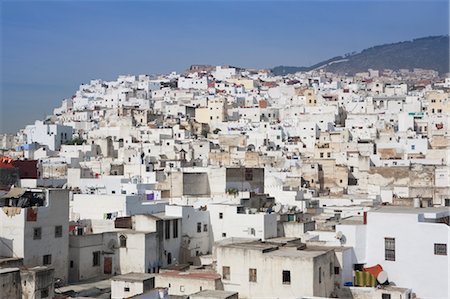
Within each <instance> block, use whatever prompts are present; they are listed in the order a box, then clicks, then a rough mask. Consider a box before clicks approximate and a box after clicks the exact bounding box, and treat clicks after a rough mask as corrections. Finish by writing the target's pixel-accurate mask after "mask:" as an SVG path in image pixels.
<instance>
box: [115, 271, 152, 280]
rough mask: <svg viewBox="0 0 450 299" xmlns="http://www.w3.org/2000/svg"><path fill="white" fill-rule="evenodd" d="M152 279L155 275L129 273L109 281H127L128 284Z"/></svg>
mask: <svg viewBox="0 0 450 299" xmlns="http://www.w3.org/2000/svg"><path fill="white" fill-rule="evenodd" d="M153 277H155V274H150V273H135V272H131V273H127V274H122V275H117V276H114V277H111V280H114V281H128V282H141V281H144V280H148V279H151V278H153Z"/></svg>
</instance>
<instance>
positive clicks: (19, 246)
mask: <svg viewBox="0 0 450 299" xmlns="http://www.w3.org/2000/svg"><path fill="white" fill-rule="evenodd" d="M0 202H2V203H1V205H2V211H0V238H1V240H2V242H1V243H0V256H4V257H21V258H23V264H24V265H25V266H26V267H34V266H50V267H53V268H54V269H55V278H60V279H62V280H63V281H64V282H67V274H68V272H67V271H68V263H67V261H68V252H69V191H68V190H64V189H44V190H42V189H31V190H26V189H20V188H13V189H11V191H10V192H9V193H8V194H6V195H5V196H3V197H2V198H1V199H0Z"/></svg>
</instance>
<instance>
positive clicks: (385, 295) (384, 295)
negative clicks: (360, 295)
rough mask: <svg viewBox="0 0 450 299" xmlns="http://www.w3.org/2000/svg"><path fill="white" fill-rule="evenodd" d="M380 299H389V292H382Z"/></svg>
mask: <svg viewBox="0 0 450 299" xmlns="http://www.w3.org/2000/svg"><path fill="white" fill-rule="evenodd" d="M381 299H391V294H386V293H383V294H381Z"/></svg>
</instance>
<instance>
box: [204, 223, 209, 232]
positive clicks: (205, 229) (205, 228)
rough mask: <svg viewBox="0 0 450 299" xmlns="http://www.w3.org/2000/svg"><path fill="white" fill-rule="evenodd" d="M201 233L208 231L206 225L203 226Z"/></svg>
mask: <svg viewBox="0 0 450 299" xmlns="http://www.w3.org/2000/svg"><path fill="white" fill-rule="evenodd" d="M203 231H204V232H207V231H208V224H203Z"/></svg>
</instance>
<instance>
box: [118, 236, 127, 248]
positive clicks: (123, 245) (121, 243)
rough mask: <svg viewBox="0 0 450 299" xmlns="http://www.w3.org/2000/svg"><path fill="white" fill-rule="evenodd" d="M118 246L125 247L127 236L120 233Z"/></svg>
mask: <svg viewBox="0 0 450 299" xmlns="http://www.w3.org/2000/svg"><path fill="white" fill-rule="evenodd" d="M119 241H120V247H127V237H125V236H124V235H120V237H119Z"/></svg>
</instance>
